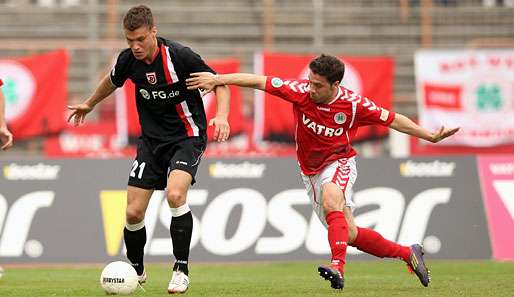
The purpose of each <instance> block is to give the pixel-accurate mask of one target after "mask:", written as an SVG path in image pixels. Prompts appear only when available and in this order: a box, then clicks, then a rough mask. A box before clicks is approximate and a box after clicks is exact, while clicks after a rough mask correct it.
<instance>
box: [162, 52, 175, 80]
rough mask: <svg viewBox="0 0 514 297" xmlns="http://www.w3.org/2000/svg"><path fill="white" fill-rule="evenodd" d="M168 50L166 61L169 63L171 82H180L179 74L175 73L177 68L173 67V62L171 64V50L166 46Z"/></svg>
mask: <svg viewBox="0 0 514 297" xmlns="http://www.w3.org/2000/svg"><path fill="white" fill-rule="evenodd" d="M164 49H165V50H166V61H167V62H168V72H169V74H170V77H171V81H172V82H173V83H176V82H178V76H177V72H175V66H173V62H171V55H170V48H169V47H168V46H164Z"/></svg>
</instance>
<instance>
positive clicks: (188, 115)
mask: <svg viewBox="0 0 514 297" xmlns="http://www.w3.org/2000/svg"><path fill="white" fill-rule="evenodd" d="M180 105H181V106H182V110H183V111H184V115H185V116H186V119H187V121H188V123H189V125H191V129H192V130H193V136H199V135H200V133H199V131H200V129H198V126H197V125H196V124H195V121H194V120H193V115H192V114H191V112H190V111H189V107H188V106H187V102H186V101H182V102H181V103H180Z"/></svg>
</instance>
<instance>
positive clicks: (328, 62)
mask: <svg viewBox="0 0 514 297" xmlns="http://www.w3.org/2000/svg"><path fill="white" fill-rule="evenodd" d="M309 68H310V70H311V71H312V72H314V73H316V74H317V75H321V76H323V77H325V78H326V79H327V80H328V82H329V83H330V84H333V83H335V82H336V81H339V82H341V81H342V80H343V76H344V63H343V62H341V60H339V59H338V58H337V57H334V56H330V55H325V54H321V55H320V56H318V57H316V58H314V60H312V61H311V62H310V63H309Z"/></svg>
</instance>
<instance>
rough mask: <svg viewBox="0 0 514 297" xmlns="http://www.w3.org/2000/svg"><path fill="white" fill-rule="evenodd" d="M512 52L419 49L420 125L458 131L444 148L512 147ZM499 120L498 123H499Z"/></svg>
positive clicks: (513, 102) (513, 125) (513, 114)
mask: <svg viewBox="0 0 514 297" xmlns="http://www.w3.org/2000/svg"><path fill="white" fill-rule="evenodd" d="M513 61H514V50H420V51H418V52H416V55H415V71H416V87H417V102H418V114H419V117H420V124H421V125H422V126H423V127H426V128H427V129H428V130H434V131H435V130H436V129H438V128H439V127H441V126H445V127H461V130H460V132H459V133H457V134H456V135H455V136H454V137H452V138H451V139H448V140H447V141H445V142H443V143H442V145H463V146H471V147H492V146H498V145H508V144H513V143H514V67H513ZM500 119H501V120H500Z"/></svg>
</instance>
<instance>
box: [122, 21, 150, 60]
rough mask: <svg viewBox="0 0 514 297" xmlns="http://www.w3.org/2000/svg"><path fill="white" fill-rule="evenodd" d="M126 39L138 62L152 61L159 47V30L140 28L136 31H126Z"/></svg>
mask: <svg viewBox="0 0 514 297" xmlns="http://www.w3.org/2000/svg"><path fill="white" fill-rule="evenodd" d="M124 31H125V39H126V40H127V44H128V46H129V47H130V49H131V50H132V54H133V55H134V57H135V58H136V59H138V60H151V59H152V57H153V54H154V51H155V50H156V46H157V40H156V35H157V28H156V27H155V26H154V27H152V28H148V27H146V26H142V27H139V28H137V29H135V30H134V31H130V30H127V29H125V30H124Z"/></svg>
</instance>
